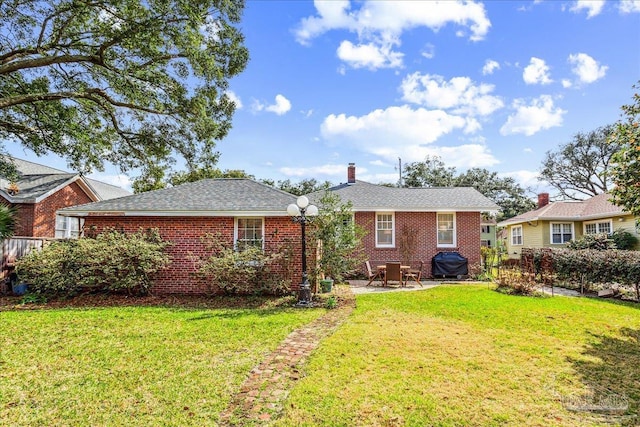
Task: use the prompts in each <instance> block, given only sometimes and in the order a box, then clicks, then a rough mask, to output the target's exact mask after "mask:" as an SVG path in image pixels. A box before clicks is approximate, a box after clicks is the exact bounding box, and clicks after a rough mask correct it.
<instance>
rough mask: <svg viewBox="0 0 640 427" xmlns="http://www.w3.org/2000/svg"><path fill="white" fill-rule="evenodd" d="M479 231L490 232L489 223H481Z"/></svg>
mask: <svg viewBox="0 0 640 427" xmlns="http://www.w3.org/2000/svg"><path fill="white" fill-rule="evenodd" d="M480 227H481V230H480V232H481V233H490V232H491V226H490V225H481V226H480Z"/></svg>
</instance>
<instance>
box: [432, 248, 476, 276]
mask: <svg viewBox="0 0 640 427" xmlns="http://www.w3.org/2000/svg"><path fill="white" fill-rule="evenodd" d="M466 274H469V262H468V260H467V259H466V258H465V257H463V256H462V255H460V254H459V253H458V252H438V254H437V255H436V256H434V257H433V259H432V260H431V275H432V276H433V277H438V276H456V277H457V276H464V275H466Z"/></svg>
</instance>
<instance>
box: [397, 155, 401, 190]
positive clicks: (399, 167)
mask: <svg viewBox="0 0 640 427" xmlns="http://www.w3.org/2000/svg"><path fill="white" fill-rule="evenodd" d="M398 175H399V177H398V187H402V159H401V158H400V157H398Z"/></svg>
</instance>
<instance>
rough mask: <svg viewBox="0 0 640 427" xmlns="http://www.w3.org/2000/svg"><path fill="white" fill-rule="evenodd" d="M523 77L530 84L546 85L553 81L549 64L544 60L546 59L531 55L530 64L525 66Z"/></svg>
mask: <svg viewBox="0 0 640 427" xmlns="http://www.w3.org/2000/svg"><path fill="white" fill-rule="evenodd" d="M522 79H523V80H524V82H525V83H526V84H528V85H533V84H542V85H546V84H549V83H551V82H552V81H553V80H551V77H550V76H549V66H547V64H546V62H544V59H540V58H536V57H531V61H530V62H529V65H527V66H526V67H525V68H524V72H523V73H522Z"/></svg>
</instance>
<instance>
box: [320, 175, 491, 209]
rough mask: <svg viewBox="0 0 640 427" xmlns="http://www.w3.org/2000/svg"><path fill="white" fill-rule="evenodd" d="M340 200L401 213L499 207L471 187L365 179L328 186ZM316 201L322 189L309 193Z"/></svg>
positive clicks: (356, 205)
mask: <svg viewBox="0 0 640 427" xmlns="http://www.w3.org/2000/svg"><path fill="white" fill-rule="evenodd" d="M329 191H332V192H334V193H336V194H338V195H339V196H340V199H342V200H343V201H350V202H351V203H352V204H353V210H354V211H361V212H363V211H384V210H394V211H404V212H425V211H431V212H454V211H455V212H465V211H466V212H478V211H481V212H493V211H497V210H498V209H499V206H498V205H496V204H495V203H494V202H493V201H491V200H490V199H489V198H487V197H485V196H484V195H482V194H481V193H480V192H479V191H477V190H476V189H475V188H472V187H425V188H398V187H386V186H382V185H376V184H371V183H368V182H365V181H359V180H357V181H355V182H354V183H347V184H340V185H338V186H335V187H331V188H329ZM308 197H309V199H310V200H312V201H313V202H314V203H318V201H319V200H320V198H321V197H322V192H315V193H312V194H310V195H309V196H308Z"/></svg>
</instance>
